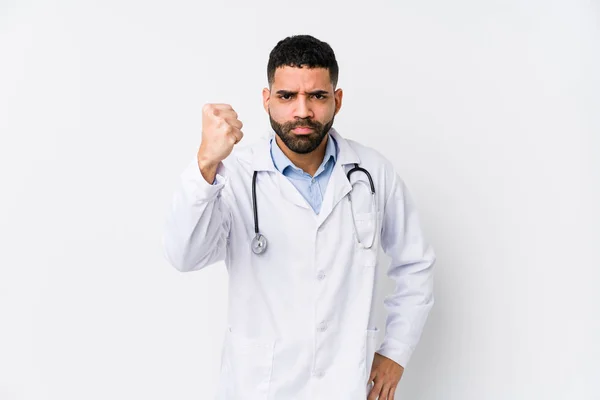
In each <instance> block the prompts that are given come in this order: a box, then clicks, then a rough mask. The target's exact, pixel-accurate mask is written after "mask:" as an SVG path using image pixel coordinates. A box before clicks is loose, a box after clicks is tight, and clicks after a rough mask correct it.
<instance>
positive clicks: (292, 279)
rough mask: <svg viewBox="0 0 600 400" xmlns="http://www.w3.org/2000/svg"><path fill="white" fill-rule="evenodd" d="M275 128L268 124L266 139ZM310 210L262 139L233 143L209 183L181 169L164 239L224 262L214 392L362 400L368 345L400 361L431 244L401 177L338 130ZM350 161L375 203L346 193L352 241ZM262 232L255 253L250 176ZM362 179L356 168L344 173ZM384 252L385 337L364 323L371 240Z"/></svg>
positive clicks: (423, 312)
mask: <svg viewBox="0 0 600 400" xmlns="http://www.w3.org/2000/svg"><path fill="white" fill-rule="evenodd" d="M273 134H274V133H273V132H271V136H272V135H273ZM330 134H331V135H333V136H334V138H335V139H336V141H337V143H338V146H339V154H338V158H337V161H336V163H335V167H334V169H333V172H332V174H331V178H330V180H329V183H328V185H327V189H326V191H325V193H324V198H323V203H322V207H321V211H320V213H319V214H315V212H314V211H313V209H312V208H311V207H310V205H309V204H308V203H307V202H306V200H305V199H304V198H303V197H302V195H301V194H300V193H299V192H298V190H297V189H296V188H295V187H294V186H293V185H292V183H291V182H289V181H288V178H286V177H285V176H283V175H282V174H281V173H280V172H278V171H277V170H276V169H275V167H274V165H273V162H272V159H271V156H270V152H269V137H266V138H263V139H260V140H258V141H257V142H256V143H254V144H252V145H251V146H247V147H245V148H244V147H242V148H238V147H237V146H236V148H235V149H234V151H233V152H232V153H231V155H230V156H229V157H227V158H226V159H225V160H223V161H222V162H221V163H220V164H219V167H218V175H217V182H218V184H216V185H211V184H209V183H208V182H206V181H205V180H204V178H203V177H202V175H201V174H200V171H199V168H198V164H197V161H196V159H195V158H194V159H193V160H192V161H191V162H190V164H189V166H188V167H187V168H186V169H185V170H184V171H183V173H182V175H181V182H180V183H181V185H180V187H179V188H178V190H177V191H176V193H175V194H174V196H173V201H172V207H171V209H170V211H169V213H168V217H167V220H166V227H165V233H164V236H163V245H164V252H165V256H166V258H167V259H168V261H169V262H170V263H171V264H172V265H173V266H174V267H175V268H177V269H178V270H180V271H195V270H200V269H202V268H204V267H207V266H209V265H211V264H213V263H215V262H217V261H221V260H224V261H225V265H226V267H227V270H228V275H229V290H228V295H229V302H228V304H229V308H228V324H227V329H226V331H225V340H224V343H223V347H222V349H223V351H222V359H221V369H220V380H219V383H218V391H217V399H220V400H237V399H243V400H290V399H294V400H303V399H306V400H321V399H323V400H325V399H327V400H330V399H336V400H337V399H344V400H352V399H357V400H358V399H361V400H363V399H366V395H367V389H368V385H367V380H368V376H369V373H370V369H371V363H372V361H373V357H374V352H375V351H377V352H378V353H380V354H382V355H384V356H386V357H389V358H391V359H392V360H394V361H396V362H397V363H398V364H400V365H402V366H404V367H405V366H406V364H407V362H408V360H409V358H410V357H411V355H412V353H413V351H414V349H415V346H416V345H417V342H418V341H419V338H420V336H421V332H422V329H423V326H424V324H425V321H426V319H427V315H428V313H429V311H430V309H431V307H432V305H433V303H434V299H433V275H432V274H433V265H434V262H435V255H434V252H433V250H432V248H431V246H429V245H428V244H427V243H426V242H425V240H424V238H423V235H422V232H421V228H420V225H419V219H418V216H417V213H416V211H415V208H414V206H413V203H412V202H411V198H410V197H409V194H408V192H407V190H406V187H405V185H404V182H403V181H402V180H401V178H400V177H399V175H398V174H397V173H396V172H395V171H394V169H393V166H392V164H391V163H390V162H389V161H388V160H387V159H386V158H384V157H383V156H382V155H381V154H380V153H378V152H377V151H375V150H373V149H371V148H369V147H367V146H364V145H361V144H359V143H357V142H355V141H352V140H348V139H344V138H343V137H342V136H340V134H339V133H338V132H337V131H336V130H335V129H333V128H332V129H331V130H330ZM354 163H358V164H359V165H360V166H361V167H363V168H365V169H367V170H368V171H369V172H370V173H371V176H372V178H373V181H374V184H375V190H376V194H377V197H376V203H377V211H371V210H370V207H371V198H370V194H369V192H368V191H367V190H366V187H365V186H363V185H357V186H355V187H354V190H353V192H352V193H353V195H352V202H353V208H354V213H355V219H356V224H357V230H358V233H359V237H360V238H361V241H363V242H366V243H368V242H369V238H370V235H371V234H372V233H373V231H374V225H373V222H372V217H373V214H372V212H375V213H376V217H377V220H378V223H377V226H378V229H377V232H376V238H375V244H374V245H373V247H372V248H371V249H364V248H361V247H359V245H358V243H357V241H356V234H355V231H354V228H353V226H352V217H351V214H350V212H351V211H350V205H349V201H348V196H347V195H348V193H349V192H350V191H351V189H352V186H351V183H350V182H349V181H348V179H347V178H346V172H347V171H348V170H349V169H350V168H352V167H353V164H354ZM255 170H256V171H259V172H258V176H257V182H256V198H257V204H258V221H259V230H260V232H261V233H262V234H264V235H265V237H266V238H267V240H268V247H267V250H266V252H265V253H263V254H261V255H257V254H254V253H253V252H252V251H251V248H250V243H251V240H252V238H253V237H254V219H253V211H252V192H251V188H252V175H253V171H255ZM358 179H360V180H365V181H367V182H368V178H367V176H366V175H365V174H364V173H360V172H356V173H354V174H353V175H352V176H351V181H352V182H355V181H356V180H358ZM380 246H381V247H382V248H383V250H384V251H385V252H386V254H388V255H389V256H390V257H391V264H390V266H389V268H388V269H387V272H388V276H389V277H390V278H391V279H393V280H394V281H395V284H396V285H395V290H394V291H393V293H387V294H386V295H387V297H386V300H385V302H384V304H385V307H386V309H387V312H388V318H387V322H386V329H385V335H384V337H383V343H382V344H381V346H380V347H379V348H378V349H376V348H375V347H376V343H377V341H378V338H379V334H380V329H379V328H378V327H376V326H373V323H372V319H373V310H374V308H375V307H376V306H377V304H373V302H372V299H373V297H374V287H375V285H376V282H375V281H376V266H377V261H378V248H379V247H380Z"/></svg>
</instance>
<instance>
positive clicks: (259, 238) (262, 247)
mask: <svg viewBox="0 0 600 400" xmlns="http://www.w3.org/2000/svg"><path fill="white" fill-rule="evenodd" d="M357 171H358V172H364V173H365V174H366V175H367V178H369V186H370V190H371V207H372V208H371V209H372V210H375V207H376V202H375V185H374V184H373V179H372V178H371V174H370V173H369V171H367V170H366V169H364V168H361V167H359V166H358V164H354V168H352V169H351V170H350V171H348V173H347V174H346V177H347V178H348V181H350V175H352V174H353V173H354V172H357ZM257 174H258V171H254V175H253V176H252V209H253V211H254V233H255V236H254V238H253V239H252V243H251V247H252V251H253V252H254V254H262V253H264V252H265V251H266V250H267V238H266V237H265V235H263V234H262V233H260V232H259V230H258V211H257V207H256V175H257ZM357 183H361V184H364V185H366V184H367V183H366V182H365V181H361V180H358V181H356V182H354V183H352V190H354V185H355V184H357ZM348 202H349V203H350V210H351V214H352V225H353V226H354V233H355V235H356V240H357V241H358V245H359V246H360V247H361V248H364V249H370V248H371V247H372V246H373V243H374V241H375V236H376V235H377V213H375V212H373V225H374V226H375V230H374V231H373V236H372V237H371V242H370V243H369V245H368V246H367V245H365V244H364V243H362V242H361V241H360V238H359V237H358V230H357V229H356V220H355V219H354V209H353V207H352V192H350V193H348Z"/></svg>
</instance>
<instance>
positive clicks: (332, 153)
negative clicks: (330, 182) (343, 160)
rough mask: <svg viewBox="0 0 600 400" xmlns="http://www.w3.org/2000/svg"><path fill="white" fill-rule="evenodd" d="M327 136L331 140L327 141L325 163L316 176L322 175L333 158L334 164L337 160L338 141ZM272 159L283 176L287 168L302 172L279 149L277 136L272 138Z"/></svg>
mask: <svg viewBox="0 0 600 400" xmlns="http://www.w3.org/2000/svg"><path fill="white" fill-rule="evenodd" d="M327 136H328V137H329V138H328V139H327V145H326V146H325V156H324V157H323V162H322V163H321V166H319V169H318V170H317V172H316V173H315V176H317V175H318V174H320V173H321V171H322V170H323V169H325V165H326V163H327V162H328V161H329V160H330V159H331V158H333V163H334V164H335V161H336V159H337V152H338V149H337V143H336V140H335V139H334V138H333V136H332V135H330V134H328V135H327ZM271 158H272V159H273V164H274V165H275V168H277V170H278V171H279V172H281V173H282V174H283V173H284V171H285V170H286V168H287V167H290V168H292V169H294V170H296V171H298V172H300V171H302V170H301V169H300V168H298V167H297V166H295V165H294V163H292V161H290V159H289V158H288V157H287V156H286V155H285V154H284V153H283V151H281V148H279V145H278V144H277V141H276V140H275V136H273V137H271Z"/></svg>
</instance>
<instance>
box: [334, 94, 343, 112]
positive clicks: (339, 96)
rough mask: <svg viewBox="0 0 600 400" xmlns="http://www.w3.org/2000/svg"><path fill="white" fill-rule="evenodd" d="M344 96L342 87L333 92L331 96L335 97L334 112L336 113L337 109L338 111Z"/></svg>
mask: <svg viewBox="0 0 600 400" xmlns="http://www.w3.org/2000/svg"><path fill="white" fill-rule="evenodd" d="M343 96H344V92H343V91H342V89H341V88H340V89H337V90H336V91H335V92H334V93H333V97H334V99H335V114H334V115H336V114H337V113H338V111H340V108H342V97H343Z"/></svg>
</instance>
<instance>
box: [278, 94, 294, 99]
mask: <svg viewBox="0 0 600 400" xmlns="http://www.w3.org/2000/svg"><path fill="white" fill-rule="evenodd" d="M291 96H292V95H291V94H289V93H287V94H282V95H281V96H279V98H280V99H283V100H289V99H290V98H291Z"/></svg>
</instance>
